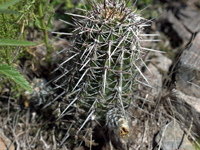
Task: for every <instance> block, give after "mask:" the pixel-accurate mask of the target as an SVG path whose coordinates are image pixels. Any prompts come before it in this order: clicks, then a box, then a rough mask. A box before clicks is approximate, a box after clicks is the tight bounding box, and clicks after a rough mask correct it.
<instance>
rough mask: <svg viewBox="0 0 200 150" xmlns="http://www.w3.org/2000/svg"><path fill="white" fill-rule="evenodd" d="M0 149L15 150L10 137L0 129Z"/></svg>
mask: <svg viewBox="0 0 200 150" xmlns="http://www.w3.org/2000/svg"><path fill="white" fill-rule="evenodd" d="M0 150H15V146H14V144H13V143H11V141H10V139H9V138H7V137H6V136H5V135H4V134H3V133H2V131H1V130H0Z"/></svg>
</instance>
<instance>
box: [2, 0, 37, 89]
mask: <svg viewBox="0 0 200 150" xmlns="http://www.w3.org/2000/svg"><path fill="white" fill-rule="evenodd" d="M18 1H19V0H14V1H8V2H6V3H4V4H3V5H0V12H1V13H2V14H1V15H2V18H3V26H4V27H5V32H2V34H3V35H2V36H4V37H7V36H8V37H9V34H8V35H7V33H8V30H9V28H10V27H9V26H8V24H6V23H7V22H6V20H5V13H9V14H18V12H15V11H12V10H9V9H7V8H8V7H9V6H11V5H13V4H15V3H17V2H18ZM10 35H11V34H10ZM32 45H36V44H35V43H33V42H27V41H18V40H13V39H5V38H1V39H0V46H3V47H0V49H1V51H0V56H1V57H0V58H1V60H0V74H1V76H2V74H3V75H5V76H6V77H7V78H10V79H12V80H13V81H14V82H15V83H17V84H19V85H20V86H21V87H23V88H24V89H25V90H27V91H29V92H31V88H30V86H29V83H28V82H27V81H26V79H25V78H24V77H23V76H22V75H21V74H20V73H19V72H18V71H17V70H16V69H15V68H13V67H12V66H11V65H12V60H11V59H13V58H14V57H12V56H13V55H11V56H10V51H12V50H13V49H12V48H13V47H10V46H32Z"/></svg>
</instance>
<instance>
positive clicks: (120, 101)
mask: <svg viewBox="0 0 200 150" xmlns="http://www.w3.org/2000/svg"><path fill="white" fill-rule="evenodd" d="M88 3H89V4H90V5H91V7H92V10H91V11H89V10H87V8H86V6H85V4H84V8H85V10H83V11H84V12H83V14H85V15H76V14H71V13H68V14H69V15H72V16H73V20H74V26H75V28H74V30H73V31H72V32H71V33H66V34H67V35H70V36H72V37H74V40H73V41H71V43H72V44H71V45H69V47H68V48H66V49H67V50H66V51H67V52H68V53H69V55H70V56H69V58H67V59H66V61H64V62H63V63H62V64H60V66H59V67H58V68H57V69H56V70H62V69H63V74H62V75H61V76H60V77H58V79H57V80H55V82H57V83H59V82H58V81H59V80H61V81H62V82H61V84H59V87H58V88H61V89H65V91H66V92H65V91H64V92H63V93H62V94H61V95H60V96H63V95H64V94H65V93H66V95H65V96H64V97H65V98H64V100H65V101H66V102H67V103H68V105H67V107H66V108H65V110H63V112H62V113H61V115H60V118H61V117H63V116H65V115H67V114H68V113H67V112H70V110H69V109H70V107H72V110H73V109H74V107H75V108H77V109H78V110H79V109H81V110H84V111H85V113H86V114H87V115H85V116H84V115H80V116H79V118H78V120H77V124H76V125H79V126H80V127H79V128H78V129H77V131H76V134H79V133H80V131H82V130H84V128H87V127H88V126H90V121H92V120H97V121H100V120H102V119H106V121H105V122H106V125H107V127H108V128H109V131H110V133H111V132H112V131H113V130H114V131H117V134H118V136H119V137H120V138H122V139H128V137H129V126H128V120H129V119H128V116H127V114H126V111H125V108H126V107H128V105H129V104H130V102H131V101H134V95H136V94H137V89H138V77H139V75H140V76H142V77H143V78H144V79H145V80H146V82H147V83H148V81H147V79H146V78H145V77H144V76H143V74H142V73H141V71H140V69H139V68H140V67H139V66H140V65H141V64H143V63H144V62H143V56H144V54H145V53H146V51H148V50H150V51H151V50H152V51H154V50H153V49H149V48H145V47H142V41H143V37H144V36H149V35H147V34H143V32H142V30H143V28H144V26H146V25H147V24H148V23H149V22H150V21H149V20H146V19H144V18H142V17H141V16H140V15H139V12H137V11H136V9H135V8H134V7H133V6H135V4H133V6H132V5H130V4H129V1H125V0H119V1H110V0H103V1H100V0H99V1H95V0H88ZM129 5H130V7H128V6H129ZM150 36H151V35H150ZM78 110H77V111H78ZM105 114H107V115H105ZM86 134H88V133H87V132H86Z"/></svg>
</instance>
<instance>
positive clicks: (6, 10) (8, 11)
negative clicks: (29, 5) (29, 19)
mask: <svg viewBox="0 0 200 150" xmlns="http://www.w3.org/2000/svg"><path fill="white" fill-rule="evenodd" d="M0 13H6V14H17V15H18V14H20V13H19V12H17V11H14V10H10V9H0Z"/></svg>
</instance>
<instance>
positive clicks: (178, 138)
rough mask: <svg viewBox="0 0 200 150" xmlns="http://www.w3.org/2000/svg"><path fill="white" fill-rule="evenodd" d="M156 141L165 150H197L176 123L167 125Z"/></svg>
mask: <svg viewBox="0 0 200 150" xmlns="http://www.w3.org/2000/svg"><path fill="white" fill-rule="evenodd" d="M155 140H156V142H157V143H158V145H159V146H160V147H161V148H162V149H163V150H175V149H179V150H195V148H194V147H193V145H192V144H191V142H190V141H189V140H188V139H187V135H186V134H185V133H184V132H183V131H182V130H181V128H180V126H179V124H178V123H177V122H176V121H172V122H170V123H168V124H167V125H165V126H164V127H163V128H162V129H161V131H160V132H159V133H158V135H157V136H156V139H155Z"/></svg>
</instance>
